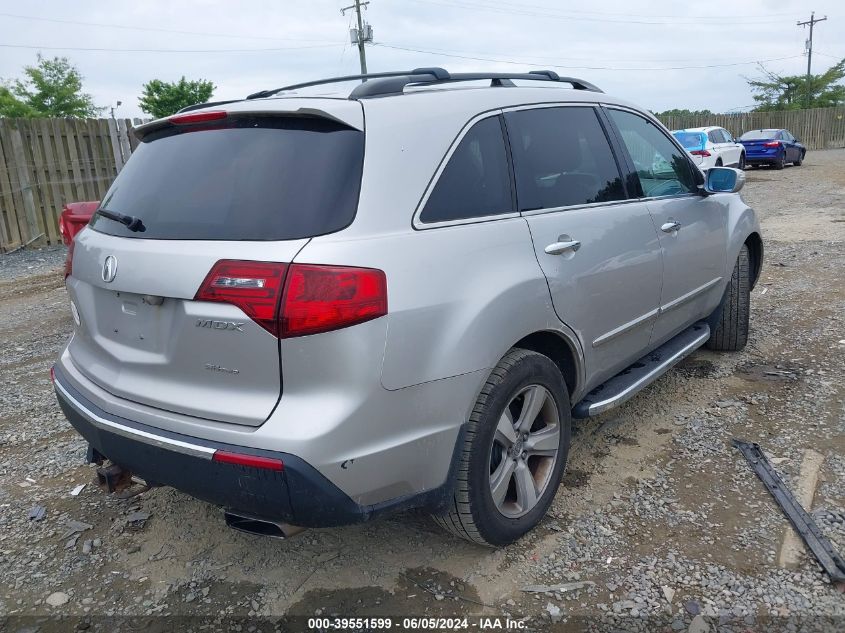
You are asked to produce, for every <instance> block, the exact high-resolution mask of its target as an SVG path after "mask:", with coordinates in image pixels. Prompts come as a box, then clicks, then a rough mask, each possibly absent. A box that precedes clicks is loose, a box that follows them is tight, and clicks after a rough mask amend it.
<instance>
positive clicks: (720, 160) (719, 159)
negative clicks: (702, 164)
mask: <svg viewBox="0 0 845 633" xmlns="http://www.w3.org/2000/svg"><path fill="white" fill-rule="evenodd" d="M721 166H722V159H721V158H717V159H716V164H715V165H714V167H721Z"/></svg>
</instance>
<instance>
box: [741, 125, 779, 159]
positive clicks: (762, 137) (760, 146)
mask: <svg viewBox="0 0 845 633" xmlns="http://www.w3.org/2000/svg"><path fill="white" fill-rule="evenodd" d="M776 135H777V130H771V131H769V130H753V131H751V132H746V133H745V134H743V135H742V136H743V138H741V139H739V143H740V144H741V145H742V146H743V147H744V148H745V156H746V158H750V157H752V156H774V155H777V153H778V152H780V149H781V145H780V143H779V142H778V141H777V139H776V138H775V136H776Z"/></svg>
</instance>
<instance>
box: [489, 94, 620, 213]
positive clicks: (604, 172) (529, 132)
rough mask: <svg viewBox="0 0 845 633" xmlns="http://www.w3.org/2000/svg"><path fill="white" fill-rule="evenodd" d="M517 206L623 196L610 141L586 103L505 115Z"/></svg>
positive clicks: (570, 203)
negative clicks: (584, 105)
mask: <svg viewBox="0 0 845 633" xmlns="http://www.w3.org/2000/svg"><path fill="white" fill-rule="evenodd" d="M505 120H506V121H507V124H508V137H509V138H510V142H511V151H512V152H513V162H514V172H515V173H516V192H517V199H518V200H519V209H520V211H530V210H533V209H551V208H557V207H566V206H573V205H582V204H592V203H596V202H611V201H614V200H624V199H625V189H624V187H623V186H622V177H621V175H620V173H619V168H618V167H617V165H616V160H615V159H614V157H613V152H612V151H611V149H610V144H609V143H608V141H607V137H606V136H605V133H604V130H603V129H602V127H601V124H600V123H599V120H598V117H597V116H596V112H595V110H594V109H593V108H590V107H561V108H538V109H536V110H519V111H516V112H509V113H507V114H506V115H505Z"/></svg>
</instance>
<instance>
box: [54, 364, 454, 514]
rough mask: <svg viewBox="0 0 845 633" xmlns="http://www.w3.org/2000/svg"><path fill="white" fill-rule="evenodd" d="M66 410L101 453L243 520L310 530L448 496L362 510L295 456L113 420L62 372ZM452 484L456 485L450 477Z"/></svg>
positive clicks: (441, 493)
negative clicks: (268, 463) (236, 459)
mask: <svg viewBox="0 0 845 633" xmlns="http://www.w3.org/2000/svg"><path fill="white" fill-rule="evenodd" d="M54 386H55V390H56V396H57V398H58V401H59V405H60V406H61V408H62V411H64V414H65V416H66V417H67V419H68V421H69V422H70V423H71V425H72V426H73V427H74V428H75V429H76V430H77V431H78V432H79V434H80V435H82V437H84V438H85V439H86V440H87V441H88V443H89V444H90V445H91V446H92V447H93V448H94V449H96V450H97V451H98V452H99V453H100V454H102V455H103V456H105V457H107V458H108V459H110V460H111V461H112V462H114V463H116V464H119V465H120V466H121V467H123V468H125V469H127V470H129V471H131V472H133V473H135V474H136V475H138V476H140V477H141V478H143V479H144V480H145V481H147V482H148V483H151V484H155V485H165V486H172V487H173V488H176V489H178V490H181V491H182V492H185V493H187V494H189V495H191V496H193V497H196V498H198V499H201V500H203V501H207V502H209V503H213V504H215V505H219V506H223V507H224V508H226V509H227V510H231V511H233V512H236V513H238V514H242V515H246V516H252V517H255V518H261V519H265V520H269V521H278V522H285V523H290V524H294V525H300V526H305V527H329V526H336V525H346V524H351V523H357V522H361V521H365V520H368V519H370V518H373V517H374V516H377V515H379V514H382V513H384V512H386V511H391V510H397V509H403V508H407V507H414V506H421V505H426V506H436V505H439V504H440V503H441V502H442V500H441V497H444V498H445V495H446V489H445V486H444V489H438V490H431V491H429V492H428V493H425V494H420V495H415V496H412V497H410V496H409V497H403V498H399V499H393V500H390V501H389V502H385V503H382V504H377V505H373V506H362V505H358V504H356V503H355V502H354V501H353V500H352V499H351V498H350V497H349V496H347V495H346V494H345V493H344V492H343V491H341V490H340V489H339V488H338V487H337V486H335V485H334V484H332V483H331V482H330V481H329V480H328V479H326V478H325V477H324V476H323V475H322V474H320V472H319V471H317V470H316V469H315V468H313V467H312V466H311V465H309V464H308V463H306V462H305V461H303V460H302V459H300V458H298V457H296V456H295V455H291V454H288V453H280V452H276V451H267V450H261V449H255V448H247V447H243V446H235V445H232V444H224V443H220V442H215V441H210V440H205V439H200V438H194V437H189V436H186V435H181V434H178V433H173V432H170V431H165V430H162V429H156V428H153V427H150V426H147V425H145V424H141V423H138V422H134V421H132V420H128V419H125V418H121V417H118V416H115V415H112V414H109V413H107V412H105V411H103V410H102V409H100V408H99V407H98V406H97V405H96V404H94V403H93V402H91V401H90V400H88V399H87V398H86V397H85V396H84V395H83V394H82V393H80V392H79V391H78V390H77V389H75V388H74V387H73V386H71V385H70V384H69V382H68V381H67V380H64V377H63V375H62V372H61V370H60V368H59V367H58V366H57V367H56V368H55V383H54ZM218 450H220V451H228V452H232V453H240V454H247V455H255V456H260V457H269V458H272V459H278V460H281V461H282V462H283V464H284V467H283V469H282V470H281V471H274V470H267V469H262V468H256V467H251V466H241V465H236V464H229V463H222V462H217V461H214V460H213V459H212V457H213V455H214V453H215V451H218ZM450 479H451V478H450Z"/></svg>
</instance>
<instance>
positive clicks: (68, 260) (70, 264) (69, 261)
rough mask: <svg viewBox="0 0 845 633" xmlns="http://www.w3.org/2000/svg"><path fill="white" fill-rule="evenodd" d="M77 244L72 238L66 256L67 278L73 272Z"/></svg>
mask: <svg viewBox="0 0 845 633" xmlns="http://www.w3.org/2000/svg"><path fill="white" fill-rule="evenodd" d="M74 244H76V241H75V240H71V241H70V244H68V246H67V255H66V256H65V279H67V278H68V277H70V276H71V274H73V245H74Z"/></svg>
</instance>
